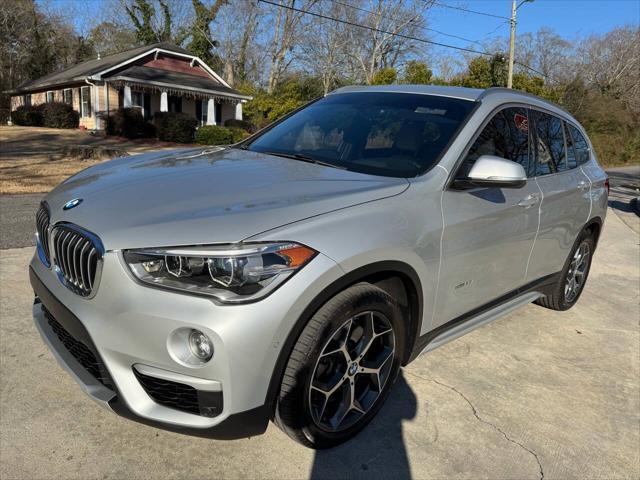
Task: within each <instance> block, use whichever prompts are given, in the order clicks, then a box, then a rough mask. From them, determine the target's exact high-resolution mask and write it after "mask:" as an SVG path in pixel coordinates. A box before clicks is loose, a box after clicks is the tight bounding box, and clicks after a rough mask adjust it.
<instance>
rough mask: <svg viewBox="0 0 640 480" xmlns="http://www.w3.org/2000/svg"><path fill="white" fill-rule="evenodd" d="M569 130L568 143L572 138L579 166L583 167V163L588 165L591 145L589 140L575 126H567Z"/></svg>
mask: <svg viewBox="0 0 640 480" xmlns="http://www.w3.org/2000/svg"><path fill="white" fill-rule="evenodd" d="M567 129H568V131H569V135H568V136H567V142H569V138H571V141H572V143H573V148H574V149H575V154H576V161H577V164H578V165H582V164H583V163H587V162H588V161H589V144H588V143H587V140H586V139H585V138H584V136H583V135H582V134H581V133H580V130H578V129H577V128H576V127H574V126H573V125H569V124H567Z"/></svg>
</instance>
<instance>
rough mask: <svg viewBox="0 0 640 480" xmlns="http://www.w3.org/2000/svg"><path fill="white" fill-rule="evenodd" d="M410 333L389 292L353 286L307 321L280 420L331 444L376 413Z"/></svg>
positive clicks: (306, 439) (310, 441)
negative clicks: (405, 338) (406, 334)
mask: <svg viewBox="0 0 640 480" xmlns="http://www.w3.org/2000/svg"><path fill="white" fill-rule="evenodd" d="M404 334H405V330H404V328H403V325H402V319H401V315H400V309H399V308H398V306H397V305H396V303H395V302H394V301H393V299H392V298H391V297H390V296H389V295H388V294H387V293H386V292H384V291H383V290H381V289H379V288H377V287H375V286H373V285H370V284H366V283H361V284H358V285H354V286H352V287H350V288H348V289H346V290H344V291H343V292H340V293H339V294H337V295H336V296H335V297H333V298H332V299H331V300H329V301H328V302H327V303H326V304H325V305H324V306H323V307H321V308H320V310H318V312H317V313H316V314H315V315H314V316H313V317H312V318H311V320H309V323H308V324H307V325H306V327H305V328H304V330H303V331H302V333H301V335H300V338H299V339H298V341H297V342H296V345H295V346H294V348H293V351H292V353H291V356H290V358H289V361H288V363H287V367H286V369H285V373H284V377H283V380H282V385H281V389H280V395H279V398H278V405H277V408H276V416H275V417H276V418H275V420H276V423H277V425H278V426H279V427H280V428H281V429H282V430H284V431H285V432H286V433H287V434H288V435H289V436H290V437H292V438H293V439H294V440H296V441H298V442H300V443H302V444H304V445H306V446H309V447H312V448H328V447H331V446H334V445H337V444H339V443H342V442H344V441H346V440H348V439H350V438H351V437H353V436H354V435H356V434H357V433H358V432H359V431H360V430H362V428H364V427H365V426H366V424H367V423H368V422H369V421H370V420H371V419H372V418H373V417H374V416H375V414H376V413H377V411H378V410H379V409H380V407H381V406H382V404H383V402H384V400H385V399H386V397H387V395H388V393H389V390H390V388H391V386H392V384H393V382H394V381H395V379H396V377H397V375H398V370H399V368H400V363H401V358H402V351H403V350H404Z"/></svg>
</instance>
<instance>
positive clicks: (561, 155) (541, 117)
mask: <svg viewBox="0 0 640 480" xmlns="http://www.w3.org/2000/svg"><path fill="white" fill-rule="evenodd" d="M530 116H531V118H532V120H533V125H534V129H535V140H534V142H533V143H534V150H535V154H536V176H540V175H549V174H551V173H558V172H563V171H565V170H566V169H567V156H566V147H565V140H564V128H563V126H562V120H560V119H559V118H558V117H554V116H553V115H549V114H548V113H544V112H540V111H537V110H531V112H530Z"/></svg>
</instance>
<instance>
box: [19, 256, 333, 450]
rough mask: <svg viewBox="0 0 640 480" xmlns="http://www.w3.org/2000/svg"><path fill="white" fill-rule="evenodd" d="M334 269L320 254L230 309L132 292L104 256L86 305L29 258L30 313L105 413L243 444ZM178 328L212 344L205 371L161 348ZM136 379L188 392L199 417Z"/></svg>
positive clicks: (263, 420) (254, 431) (258, 425)
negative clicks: (298, 327)
mask: <svg viewBox="0 0 640 480" xmlns="http://www.w3.org/2000/svg"><path fill="white" fill-rule="evenodd" d="M305 270H306V271H305ZM340 272H341V270H340V269H339V267H338V266H337V265H336V264H335V262H333V261H331V260H329V259H328V258H326V257H323V256H318V257H317V258H316V259H314V260H313V261H312V262H311V263H310V264H309V265H308V266H307V267H305V269H303V270H302V271H301V272H299V273H298V274H297V275H295V276H294V277H292V278H291V279H290V281H289V282H287V284H285V286H283V287H282V288H280V289H279V290H277V291H276V292H274V293H273V294H272V295H270V296H269V297H267V298H266V299H264V300H262V301H261V302H258V303H255V304H248V305H233V306H230V305H219V304H216V303H215V302H213V301H212V300H210V299H207V298H201V297H194V296H189V295H183V294H179V293H173V292H167V291H162V290H157V289H153V288H148V287H145V286H142V285H138V284H137V283H136V282H134V281H133V280H132V279H131V278H130V277H129V276H128V273H127V272H126V271H125V267H124V266H123V265H122V264H121V261H120V258H119V255H118V253H116V252H110V253H107V254H106V255H105V259H104V268H103V271H102V279H101V283H100V288H99V290H98V292H97V295H96V296H95V297H94V298H92V299H84V298H81V297H79V296H77V295H75V294H74V293H72V292H71V291H69V290H68V289H67V288H66V287H64V286H63V285H62V284H61V283H60V282H59V281H58V279H57V277H56V276H55V274H54V273H53V272H52V271H51V270H49V269H48V268H47V267H46V266H44V265H43V264H42V262H41V261H40V260H39V259H38V257H37V256H35V257H34V259H33V261H32V262H31V268H30V280H31V285H32V287H33V290H34V292H35V294H36V303H35V304H34V308H33V316H34V321H35V324H36V326H37V328H38V330H39V332H40V334H41V336H42V338H43V339H44V341H45V343H46V344H47V345H48V347H49V348H50V349H51V351H52V352H53V354H54V356H55V357H56V359H57V360H58V362H59V363H60V364H61V365H62V366H63V368H64V369H65V370H67V371H68V372H69V374H70V375H71V376H72V377H73V378H74V379H75V380H76V382H77V383H78V384H79V385H80V386H81V387H82V388H83V390H84V391H85V392H86V393H87V394H88V395H89V396H90V397H91V398H92V399H94V400H95V401H96V402H98V403H99V404H100V405H102V406H103V407H106V408H108V409H110V410H112V411H114V412H115V413H117V414H119V415H122V416H124V417H127V418H130V419H132V420H135V421H138V422H141V423H144V424H148V425H152V426H156V427H159V428H163V429H166V430H171V431H176V432H180V433H186V434H190V435H196V436H204V437H209V438H220V439H230V438H243V437H248V436H254V435H259V434H261V433H263V432H264V431H265V429H266V427H267V425H268V422H269V420H270V418H271V416H272V411H273V406H272V403H271V401H270V400H269V398H268V392H269V386H270V383H271V378H272V377H273V376H274V374H275V375H277V374H278V373H277V372H276V364H277V361H278V356H279V354H280V352H281V349H282V345H284V344H285V343H286V340H287V336H288V334H289V332H290V331H291V330H292V328H293V325H294V324H295V322H296V321H297V319H298V318H299V316H300V314H301V313H302V311H303V309H304V307H305V306H306V305H307V304H308V303H309V299H310V298H313V297H314V296H315V295H316V294H318V293H319V292H320V291H321V289H322V288H323V285H325V284H328V283H330V282H331V281H333V280H335V279H336V278H338V277H339V275H340ZM284 287H287V289H286V291H285V288H284ZM43 306H44V307H45V308H44V309H43V308H42V307H43ZM47 312H49V313H50V315H49V316H47ZM51 317H52V318H53V319H55V320H54V322H53V323H52V320H51ZM55 322H57V323H59V324H60V326H61V327H62V328H63V329H64V331H66V333H68V334H69V335H70V336H71V337H73V340H74V341H77V342H79V343H81V344H82V345H84V346H85V347H86V348H87V349H88V350H89V351H91V353H92V354H93V355H94V356H95V359H96V362H97V363H99V364H100V365H101V367H100V368H103V370H104V372H105V378H106V380H105V378H102V379H98V378H96V376H98V377H100V375H96V374H95V371H94V375H92V374H91V373H90V371H88V370H87V366H86V365H84V364H83V362H82V361H78V358H79V357H78V355H77V352H76V356H75V357H74V355H73V354H72V352H71V351H70V349H69V345H68V344H67V343H68V342H67V343H65V342H64V341H63V339H62V338H61V337H60V330H59V328H58V327H57V326H56V324H55ZM54 327H55V328H54ZM185 327H187V328H197V329H199V330H201V331H204V332H205V333H206V334H207V335H208V336H209V337H210V338H211V339H212V341H213V344H214V357H213V359H212V360H211V361H210V362H208V363H207V364H205V365H204V366H200V367H196V368H194V367H190V366H186V365H182V364H180V363H179V362H178V361H177V360H176V359H174V358H173V357H172V356H171V354H170V353H169V351H168V348H167V339H168V337H169V335H170V334H171V332H173V331H174V330H175V329H177V328H185ZM65 340H68V339H66V337H65ZM68 341H71V340H68ZM71 350H73V348H72V349H71ZM81 360H82V359H81ZM140 374H146V375H151V376H152V377H160V378H161V379H164V380H171V381H174V382H177V383H178V384H184V385H191V386H193V387H194V388H196V389H197V395H198V399H199V400H200V407H201V408H200V412H199V413H200V414H197V407H196V412H188V411H184V409H181V410H179V409H176V408H170V407H169V406H166V405H164V404H162V403H161V402H160V403H158V402H157V401H154V398H152V395H151V394H150V393H149V390H148V389H146V387H145V386H143V383H144V382H142V380H141V378H140ZM202 402H204V404H203V403H202ZM207 402H208V403H207ZM203 407H206V408H207V409H208V410H207V411H205V410H206V409H205V410H203ZM207 412H208V413H207Z"/></svg>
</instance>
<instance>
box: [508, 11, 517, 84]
mask: <svg viewBox="0 0 640 480" xmlns="http://www.w3.org/2000/svg"><path fill="white" fill-rule="evenodd" d="M516 10H517V7H516V0H512V2H511V37H510V38H509V75H508V76H507V88H512V87H513V56H514V55H515V53H516Z"/></svg>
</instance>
